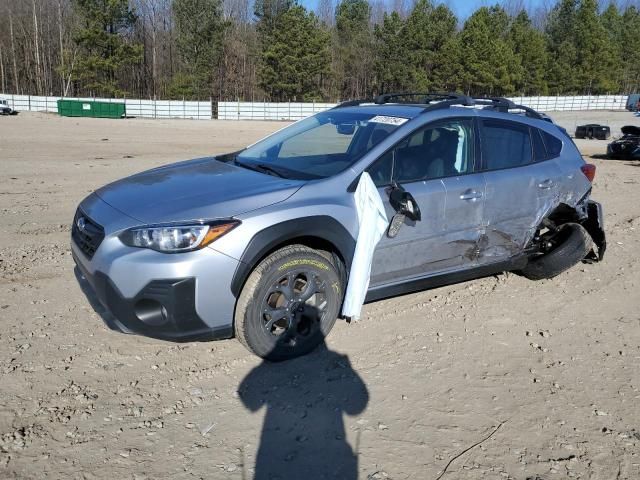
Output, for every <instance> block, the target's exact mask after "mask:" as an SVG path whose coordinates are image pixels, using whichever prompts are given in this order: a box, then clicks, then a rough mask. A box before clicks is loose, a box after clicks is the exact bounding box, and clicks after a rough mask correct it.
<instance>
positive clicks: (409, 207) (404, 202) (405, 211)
mask: <svg viewBox="0 0 640 480" xmlns="http://www.w3.org/2000/svg"><path fill="white" fill-rule="evenodd" d="M389 203H390V204H391V206H392V207H393V209H394V210H395V211H396V212H397V213H399V214H400V215H404V216H405V217H407V218H409V219H411V220H413V221H414V222H418V221H420V220H421V219H422V214H421V212H420V207H419V206H418V202H416V199H415V198H413V195H411V194H410V193H409V192H407V191H406V190H405V189H404V188H402V187H401V186H400V185H398V184H394V185H392V186H391V188H390V190H389Z"/></svg>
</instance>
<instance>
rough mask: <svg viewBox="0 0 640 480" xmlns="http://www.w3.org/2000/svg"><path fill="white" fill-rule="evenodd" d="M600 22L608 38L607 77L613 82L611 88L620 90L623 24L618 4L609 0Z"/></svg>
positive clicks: (621, 83) (621, 86) (621, 84)
mask: <svg viewBox="0 0 640 480" xmlns="http://www.w3.org/2000/svg"><path fill="white" fill-rule="evenodd" d="M600 23H602V26H603V28H604V30H605V32H607V35H608V40H609V46H610V49H609V52H610V55H611V67H610V68H611V70H610V72H609V77H610V78H611V81H612V82H613V84H615V85H612V88H614V89H615V90H617V91H620V89H621V88H623V82H622V72H623V60H622V42H623V38H622V37H623V31H622V28H623V24H622V15H621V13H620V10H618V6H617V5H616V4H615V3H614V2H611V3H609V5H608V6H607V8H606V9H605V10H604V12H602V15H600Z"/></svg>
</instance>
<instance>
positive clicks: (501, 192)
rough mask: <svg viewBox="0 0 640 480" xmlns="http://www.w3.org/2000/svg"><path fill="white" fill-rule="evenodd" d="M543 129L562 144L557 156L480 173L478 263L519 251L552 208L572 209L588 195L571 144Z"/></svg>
mask: <svg viewBox="0 0 640 480" xmlns="http://www.w3.org/2000/svg"><path fill="white" fill-rule="evenodd" d="M536 127H537V125H536ZM549 133H551V134H553V135H554V136H556V137H557V138H560V139H561V140H562V142H563V147H562V151H561V153H560V156H559V157H557V158H553V159H550V160H546V161H542V162H537V163H532V164H530V165H526V166H523V167H515V168H511V169H505V170H499V171H490V172H486V174H485V175H486V178H487V196H486V204H485V223H484V228H483V231H482V232H481V235H480V240H479V244H478V247H479V249H478V251H479V258H478V262H479V263H480V264H486V263H492V262H495V261H499V260H502V259H505V258H508V257H511V256H514V255H517V254H519V253H521V252H522V251H523V250H524V249H525V248H526V246H527V245H528V244H529V242H530V241H531V240H532V238H533V237H534V235H535V232H536V231H537V230H538V228H539V226H540V224H541V222H542V221H543V220H544V219H545V218H546V217H547V216H549V214H551V213H552V212H553V211H554V210H555V209H556V208H557V207H558V206H560V205H561V204H564V205H567V206H568V207H571V208H575V207H576V206H577V204H578V202H580V201H582V200H584V199H585V196H586V195H587V194H588V193H589V190H590V189H591V183H590V182H589V181H588V179H587V178H586V177H585V175H584V174H583V173H582V171H581V170H580V167H581V166H582V165H584V163H585V162H584V160H583V159H582V156H581V155H580V153H579V152H578V150H577V148H576V147H575V145H574V143H573V142H572V141H571V139H569V138H568V137H566V135H564V134H562V133H560V132H558V131H549ZM549 181H550V183H549ZM549 185H550V186H549Z"/></svg>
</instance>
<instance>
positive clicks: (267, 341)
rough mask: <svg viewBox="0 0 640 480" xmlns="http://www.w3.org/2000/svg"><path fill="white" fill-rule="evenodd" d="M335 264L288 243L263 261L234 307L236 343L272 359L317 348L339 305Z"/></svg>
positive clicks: (340, 277) (341, 280)
mask: <svg viewBox="0 0 640 480" xmlns="http://www.w3.org/2000/svg"><path fill="white" fill-rule="evenodd" d="M336 262H339V260H338V259H337V257H334V256H329V255H327V254H326V252H321V251H318V250H313V249H311V248H308V247H305V246H304V245H289V246H287V247H284V248H282V249H280V250H277V251H276V252H274V253H272V254H271V255H269V256H268V257H267V258H265V259H264V260H262V262H260V264H259V265H258V266H257V267H256V268H255V269H254V270H253V272H251V275H249V278H248V279H247V282H246V283H245V285H244V287H243V288H242V291H241V292H240V297H239V298H238V303H237V305H236V312H235V319H234V320H235V322H234V329H235V334H236V337H237V338H238V340H239V341H240V343H242V344H243V345H244V346H245V347H246V348H247V349H248V350H249V351H250V352H252V353H254V354H256V355H258V356H259V357H262V358H264V359H266V360H270V361H282V360H288V359H290V358H295V357H299V356H302V355H306V354H307V353H309V352H311V351H312V350H314V349H315V348H316V347H317V346H318V345H320V344H321V343H322V342H323V341H324V338H325V337H326V336H327V335H328V334H329V332H330V331H331V329H332V328H333V325H334V324H335V321H336V319H337V317H338V315H339V313H340V306H341V305H342V297H343V292H344V288H343V285H344V275H343V273H342V272H343V270H344V267H342V265H339V266H336ZM309 295H310V296H309Z"/></svg>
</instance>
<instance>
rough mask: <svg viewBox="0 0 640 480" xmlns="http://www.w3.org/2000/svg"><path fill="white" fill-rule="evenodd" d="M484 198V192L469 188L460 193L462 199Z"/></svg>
mask: <svg viewBox="0 0 640 480" xmlns="http://www.w3.org/2000/svg"><path fill="white" fill-rule="evenodd" d="M479 198H482V192H477V191H475V190H467V191H466V192H464V193H462V194H460V200H467V201H469V200H471V201H473V200H477V199H479Z"/></svg>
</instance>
